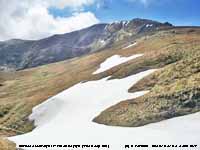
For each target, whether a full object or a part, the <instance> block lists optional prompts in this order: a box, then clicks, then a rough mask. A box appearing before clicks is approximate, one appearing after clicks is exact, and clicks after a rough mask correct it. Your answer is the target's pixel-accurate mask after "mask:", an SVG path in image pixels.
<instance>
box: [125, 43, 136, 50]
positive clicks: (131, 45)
mask: <svg viewBox="0 0 200 150" xmlns="http://www.w3.org/2000/svg"><path fill="white" fill-rule="evenodd" d="M136 44H137V43H136V42H135V43H133V44H130V45H128V46H126V47H124V48H123V49H127V48H130V47H133V46H135V45H136Z"/></svg>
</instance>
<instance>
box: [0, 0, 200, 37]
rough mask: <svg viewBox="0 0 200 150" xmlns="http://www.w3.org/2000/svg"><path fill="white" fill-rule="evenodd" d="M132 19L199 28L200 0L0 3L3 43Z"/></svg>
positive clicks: (13, 0)
mask: <svg viewBox="0 0 200 150" xmlns="http://www.w3.org/2000/svg"><path fill="white" fill-rule="evenodd" d="M133 18H147V19H153V20H157V21H161V22H165V21H169V22H171V23H173V24H175V25H200V1H199V0H0V33H1V34H0V40H1V41H2V40H8V39H13V38H20V39H41V38H44V37H48V36H50V35H53V34H61V33H67V32H71V31H74V30H78V29H82V28H85V27H88V26H91V25H93V24H97V23H102V22H112V21H116V20H131V19H133Z"/></svg>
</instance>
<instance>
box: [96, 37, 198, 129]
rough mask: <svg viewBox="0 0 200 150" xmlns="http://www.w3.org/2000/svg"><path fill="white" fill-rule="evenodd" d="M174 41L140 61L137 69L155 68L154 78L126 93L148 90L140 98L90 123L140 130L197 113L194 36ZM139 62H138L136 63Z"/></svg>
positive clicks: (151, 76) (196, 40)
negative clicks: (170, 119) (144, 67)
mask: <svg viewBox="0 0 200 150" xmlns="http://www.w3.org/2000/svg"><path fill="white" fill-rule="evenodd" d="M194 37H195V39H191V36H189V35H188V36H185V37H184V38H185V40H186V41H185V42H184V41H178V40H176V43H181V42H182V44H174V45H170V46H169V47H168V48H167V49H160V52H163V53H162V55H160V56H157V57H156V58H154V57H151V58H150V59H146V60H143V61H142V62H141V64H142V65H140V66H149V65H150V66H151V65H154V66H157V68H161V69H159V70H158V71H157V72H155V73H154V74H152V75H150V76H148V77H147V78H144V79H143V80H141V81H139V82H138V83H137V84H136V85H134V86H133V87H131V88H130V89H129V92H136V91H140V90H150V92H149V93H148V94H147V95H145V96H143V97H140V98H137V99H132V100H127V101H124V102H121V103H119V104H117V105H115V106H112V107H110V108H108V109H107V110H105V111H104V112H102V113H101V114H100V115H99V116H98V117H96V118H95V119H94V121H95V122H98V123H103V124H107V125H116V126H141V125H145V124H148V123H152V122H158V121H161V120H165V119H169V118H172V117H176V116H182V115H186V114H191V113H194V112H198V111H200V86H199V85H200V46H199V44H198V43H199V42H200V41H199V40H200V39H199V37H198V34H197V35H194V34H193V38H194ZM140 61H141V60H140Z"/></svg>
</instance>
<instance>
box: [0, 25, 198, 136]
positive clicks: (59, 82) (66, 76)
mask: <svg viewBox="0 0 200 150" xmlns="http://www.w3.org/2000/svg"><path fill="white" fill-rule="evenodd" d="M130 40H131V39H130ZM135 40H136V41H137V45H136V46H134V47H131V48H129V49H122V47H123V46H125V45H127V44H129V43H127V42H126V41H120V42H121V43H123V44H119V45H116V47H113V48H111V49H109V50H105V51H101V52H98V53H94V54H91V55H87V56H83V57H80V58H74V59H71V60H67V61H63V62H59V63H54V64H49V65H45V66H41V67H37V68H32V69H27V70H23V71H18V72H14V73H1V74H0V136H3V137H5V136H12V135H16V134H23V133H26V132H29V131H31V130H32V129H33V128H34V126H33V122H31V121H29V120H28V116H29V115H30V114H31V111H32V108H33V107H34V106H36V105H38V104H40V103H42V102H43V101H45V100H47V99H48V98H49V97H52V96H53V95H55V94H57V93H59V92H61V91H63V90H65V89H67V88H69V87H71V86H72V85H74V84H76V83H79V82H81V81H88V80H98V79H101V78H103V77H106V76H112V78H123V77H126V76H129V75H132V74H135V73H137V72H140V71H143V70H147V69H151V68H162V69H160V70H159V71H157V72H156V73H155V74H153V75H151V76H149V77H147V78H145V79H144V80H142V81H140V82H139V83H138V84H136V85H135V86H134V87H132V88H130V92H134V91H138V90H146V89H147V90H150V93H149V94H147V95H145V96H143V97H141V98H138V99H135V100H128V101H125V102H122V103H120V104H117V105H116V106H113V107H111V108H109V109H107V110H105V111H104V112H103V113H102V114H100V116H98V117H97V118H95V119H94V120H95V121H96V122H98V123H104V124H108V125H120V126H139V125H143V124H147V123H150V122H156V121H160V120H163V119H166V118H171V117H174V116H179V115H183V114H188V113H193V112H196V111H199V100H198V99H196V98H195V97H199V95H198V94H199V93H198V91H199V88H198V85H200V84H199V82H200V80H199V68H200V67H199V64H200V62H199V57H200V55H199V51H200V46H199V43H200V29H198V28H186V29H184V28H177V29H170V30H167V31H159V32H157V33H155V34H152V35H151V36H150V35H149V36H143V37H139V38H137V39H135V38H133V39H132V41H135ZM125 43H127V44H125ZM138 53H144V54H145V55H144V56H142V57H140V58H137V59H135V60H131V61H129V62H127V63H124V64H121V65H119V66H116V67H114V68H112V69H110V70H108V71H106V72H103V73H100V74H97V75H92V72H94V71H95V70H96V69H98V67H99V64H100V63H102V62H103V61H104V60H105V59H106V58H108V57H110V56H112V55H115V54H119V55H123V56H130V55H133V54H138ZM183 93H184V94H183ZM191 93H194V94H193V96H192V98H191V101H192V102H188V103H187V102H186V101H187V100H186V99H187V96H188V95H189V96H190V97H191ZM177 97H178V98H177ZM193 97H194V98H193ZM193 103H195V106H194V104H193ZM172 107H174V109H173V111H170V108H172ZM137 110H140V111H137ZM174 110H176V111H174ZM136 111H137V113H135V112H136ZM161 112H162V114H161ZM163 112H166V114H168V113H169V114H170V112H173V115H165V114H163ZM94 117H95V116H94Z"/></svg>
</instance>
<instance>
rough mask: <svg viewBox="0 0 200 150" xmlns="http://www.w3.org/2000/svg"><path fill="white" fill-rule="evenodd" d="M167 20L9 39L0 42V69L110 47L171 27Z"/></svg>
mask: <svg viewBox="0 0 200 150" xmlns="http://www.w3.org/2000/svg"><path fill="white" fill-rule="evenodd" d="M171 27H172V25H171V24H169V23H164V24H163V23H159V22H156V21H151V20H145V19H133V20H131V21H121V22H114V23H111V24H97V25H94V26H92V27H89V28H86V29H83V30H80V31H75V32H71V33H66V34H62V35H54V36H51V37H49V38H45V39H41V40H38V41H26V40H19V39H13V40H9V41H5V42H1V43H0V70H4V71H5V70H19V69H25V68H30V67H36V66H40V65H44V64H48V63H53V62H58V61H62V60H66V59H69V58H74V57H77V56H82V55H84V54H88V53H92V52H96V51H99V50H102V49H105V48H109V47H112V46H113V45H114V44H116V43H117V42H118V41H120V40H123V39H128V38H130V37H132V36H135V35H138V34H145V33H150V32H152V31H157V30H161V29H166V28H171Z"/></svg>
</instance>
